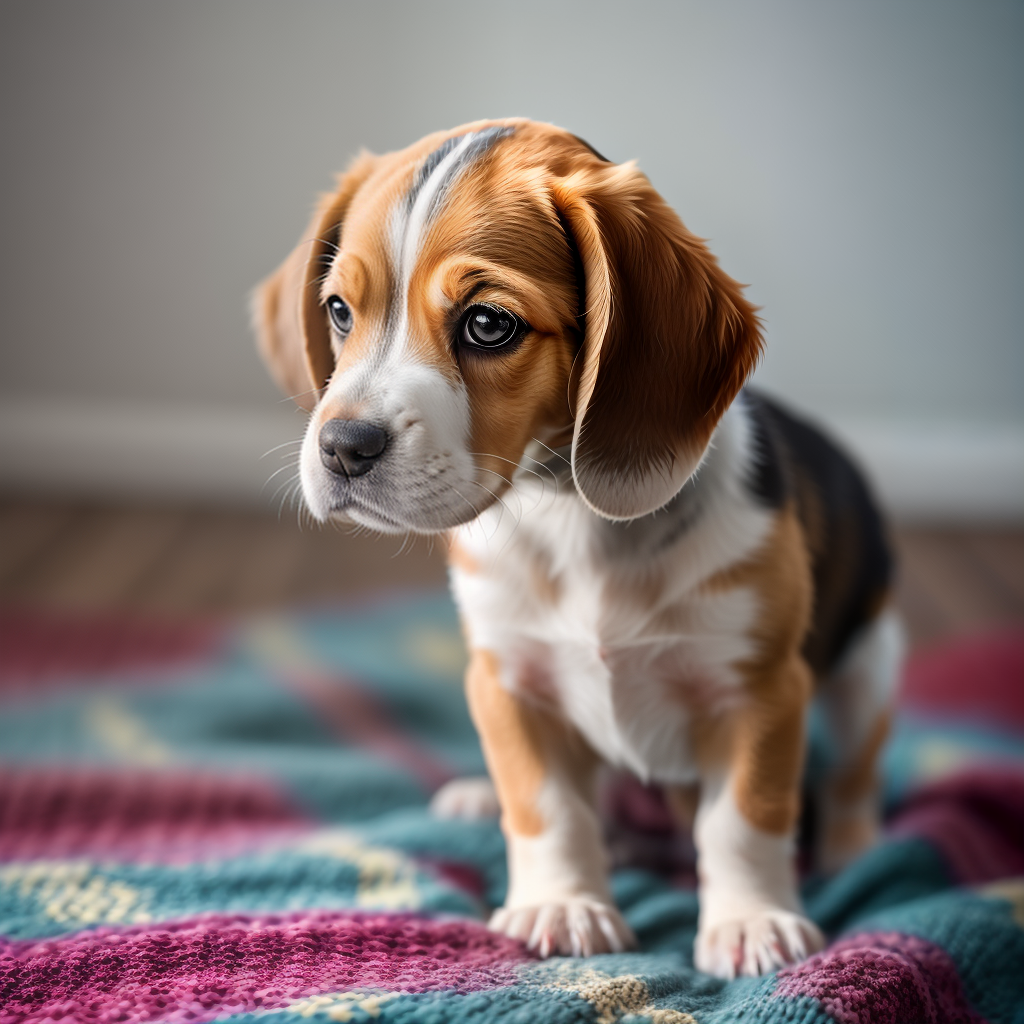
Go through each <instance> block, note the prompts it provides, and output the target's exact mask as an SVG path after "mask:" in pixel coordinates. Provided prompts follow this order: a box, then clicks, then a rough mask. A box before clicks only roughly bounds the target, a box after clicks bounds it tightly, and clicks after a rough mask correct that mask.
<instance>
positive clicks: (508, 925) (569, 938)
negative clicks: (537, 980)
mask: <svg viewBox="0 0 1024 1024" xmlns="http://www.w3.org/2000/svg"><path fill="white" fill-rule="evenodd" d="M488 927H489V928H490V929H491V930H492V931H496V932H502V933H503V934H505V935H508V936H509V937H510V938H513V939H519V940H520V941H521V942H525V943H526V945H527V947H528V948H529V949H532V950H534V952H536V953H538V954H539V955H540V956H542V957H548V956H554V955H555V954H558V955H561V956H593V955H594V954H595V953H622V952H624V951H625V950H627V949H632V948H634V947H635V946H636V936H635V935H634V934H633V931H632V929H631V928H630V927H629V925H628V924H626V922H625V921H624V920H623V919H622V915H621V914H620V913H619V912H618V910H616V909H615V907H613V906H610V905H609V904H607V903H603V902H601V901H600V900H597V899H588V898H587V897H585V896H579V897H572V898H570V899H567V900H564V901H560V902H557V903H542V904H539V905H538V906H534V907H502V908H501V909H500V910H496V911H495V912H494V914H493V915H492V916H491V920H490V922H489V924H488Z"/></svg>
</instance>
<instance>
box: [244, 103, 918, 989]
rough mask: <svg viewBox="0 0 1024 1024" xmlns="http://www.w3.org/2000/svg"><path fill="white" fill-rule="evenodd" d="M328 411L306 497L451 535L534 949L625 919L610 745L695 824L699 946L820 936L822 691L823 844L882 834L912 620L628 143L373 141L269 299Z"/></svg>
mask: <svg viewBox="0 0 1024 1024" xmlns="http://www.w3.org/2000/svg"><path fill="white" fill-rule="evenodd" d="M256 306H257V309H256V320H257V329H258V334H259V341H260V346H261V349H262V352H263V355H264V356H265V358H266V360H267V362H268V363H269V365H270V368H271V370H272V372H273V374H274V375H275V377H276V379H277V380H278V382H279V383H280V385H281V386H282V387H283V388H284V389H285V391H286V392H288V393H289V394H290V395H292V396H293V397H294V398H295V400H296V402H298V403H299V404H300V405H301V406H303V407H305V408H306V409H308V410H309V411H310V418H309V426H308V429H307V431H306V434H305V439H304V441H303V444H302V450H301V459H300V468H301V482H302V493H303V495H304V498H305V502H306V504H307V505H308V507H309V510H310V511H311V512H312V514H313V516H315V517H316V518H317V519H318V520H322V521H326V520H340V521H344V522H350V523H357V524H359V525H361V526H364V527H368V528H370V529H374V530H378V531H381V532H385V533H400V534H405V533H408V532H412V533H423V534H444V535H446V537H447V539H448V544H449V549H450V563H451V583H452V589H453V591H454V594H455V598H456V601H457V603H458V606H459V610H460V614H461V619H462V623H463V627H464V631H465V636H466V640H467V643H468V646H469V649H470V663H469V667H468V670H467V674H466V692H467V695H468V699H469V706H470V710H471V712H472V716H473V720H474V722H475V724H476V726H477V729H478V730H479V733H480V738H481V741H482V744H483V750H484V754H485V757H486V761H487V766H488V770H489V773H490V779H491V780H493V790H492V789H491V783H490V782H488V781H482V780H468V781H465V780H464V781H456V782H454V783H450V784H449V785H448V786H447V787H445V789H444V790H443V791H442V792H441V793H439V794H438V795H437V797H436V798H435V802H434V806H435V807H436V808H437V810H438V811H439V813H447V814H474V813H482V812H485V811H486V809H487V807H488V804H489V803H490V802H491V800H492V794H494V793H496V799H497V803H498V805H500V812H501V821H502V827H503V829H504V832H505V835H506V837H507V841H508V862H509V888H508V897H507V900H506V902H505V906H504V907H502V908H500V909H499V910H497V911H496V912H495V914H494V916H493V918H492V920H491V926H492V927H493V928H495V929H497V930H499V931H501V932H504V933H506V934H508V935H511V936H514V937H517V938H520V939H522V940H524V941H525V942H526V943H528V945H529V946H530V947H531V948H533V949H535V950H537V951H538V952H539V953H540V955H542V956H547V955H550V954H555V953H558V954H572V955H581V954H582V955H589V954H592V953H598V952H605V951H618V950H622V949H625V948H627V947H629V946H631V945H632V944H633V942H634V939H633V935H632V933H631V931H630V929H629V927H628V926H627V924H626V923H625V921H624V920H623V918H622V917H621V916H620V914H619V912H618V911H617V910H616V908H615V905H614V903H613V900H612V897H611V894H610V891H609V887H608V865H607V858H606V853H605V849H604V846H603V843H602V834H601V826H600V822H599V820H598V815H597V813H596V812H595V808H594V785H595V783H594V780H595V773H596V772H597V769H598V767H599V765H601V764H602V763H607V764H611V765H615V766H619V767H621V768H625V769H628V770H630V771H632V772H634V773H635V774H636V775H637V776H639V777H640V778H641V779H643V780H645V781H650V782H655V783H658V784H660V785H661V786H662V787H664V789H665V792H666V793H667V795H668V799H669V802H670V804H671V806H672V807H673V808H674V809H675V810H677V811H678V813H679V816H680V818H681V820H683V821H685V822H687V823H688V824H692V827H693V829H694V838H695V845H696V848H697V851H698V857H699V863H698V878H699V886H700V891H699V895H700V918H699V928H698V935H697V939H696V945H695V963H696V965H697V967H698V968H700V969H702V970H704V971H707V972H710V973H712V974H715V975H718V976H720V977H726V978H728V977H733V976H735V975H737V974H745V975H758V974H761V973H764V972H767V971H771V970H774V969H776V968H777V967H779V966H781V965H783V964H787V963H793V962H795V961H798V960H800V959H801V958H803V957H805V956H806V955H808V954H809V953H810V952H812V951H814V950H817V949H819V948H820V947H821V946H822V943H823V938H822V935H821V933H820V932H819V931H818V929H817V928H816V927H815V926H814V924H812V923H811V922H810V921H809V920H808V919H807V918H806V917H805V916H804V914H803V912H802V908H801V904H800V898H799V895H798V891H797V885H796V876H795V868H794V863H793V861H794V835H795V831H796V827H797V818H798V815H799V813H800V794H801V778H802V770H803V764H804V747H805V733H806V726H807V716H808V711H809V708H810V705H811V702H812V697H814V696H815V695H816V696H817V698H818V704H819V707H820V712H816V713H820V714H821V716H822V720H823V722H824V723H825V725H826V726H827V727H828V728H829V731H830V733H831V747H830V749H831V763H830V764H829V766H828V770H827V773H826V778H825V779H824V781H823V783H822V787H821V789H822V793H821V796H822V800H821V806H820V809H819V811H818V814H817V824H818V828H819V832H820V836H819V839H820V843H819V849H820V856H821V864H822V866H824V867H825V868H827V869H832V868H835V867H838V866H840V865H841V864H843V863H844V862H845V861H846V860H848V859H849V858H851V857H853V856H855V855H856V854H857V853H858V852H860V851H861V850H863V849H864V848H865V847H866V846H867V845H868V844H869V843H870V842H871V841H872V840H873V838H874V836H875V832H876V829H877V808H876V782H875V769H874V765H875V760H876V755H877V753H878V750H879V747H880V745H881V743H882V741H883V739H884V737H885V733H886V728H887V722H888V707H889V703H890V697H891V694H892V690H893V685H894V681H895V679H896V675H897V670H898V664H899V653H900V641H899V630H898V626H897V623H896V621H895V619H894V617H893V615H892V614H891V612H890V611H889V610H888V607H889V606H888V594H889V585H890V557H889V554H888V550H887V547H886V541H885V537H884V530H883V526H882V523H881V520H880V518H879V515H878V513H877V511H876V510H875V507H874V505H873V504H872V501H871V498H870V496H869V493H868V491H867V488H866V486H865V484H864V482H863V481H862V479H861V478H860V476H859V475H858V473H857V472H856V470H855V469H854V468H853V467H852V466H851V464H850V462H849V461H848V460H847V459H846V458H845V457H844V456H843V455H842V454H841V453H840V452H839V451H837V450H836V448H835V447H833V445H832V444H831V443H830V442H829V441H827V440H826V439H825V438H823V437H822V436H821V435H820V434H819V433H817V432H816V431H815V430H814V429H812V428H811V427H809V426H808V425H806V424H805V423H803V422H801V421H800V420H798V419H796V418H794V417H793V416H791V415H790V414H789V413H787V412H785V411H784V410H783V409H782V408H780V407H779V406H778V405H776V404H775V403H774V402H772V401H770V400H769V399H767V398H765V397H764V396H761V395H759V394H757V393H756V392H754V391H752V390H750V389H744V383H745V381H746V379H747V377H748V376H749V374H750V372H751V370H752V369H753V367H754V365H755V363H756V362H757V360H758V358H759V356H760V355H761V351H762V337H761V330H760V324H759V321H758V319H757V317H756V316H755V310H754V308H753V307H752V306H751V305H750V303H749V302H747V301H746V299H745V298H744V297H743V292H742V289H741V287H740V286H739V285H738V284H737V283H736V282H735V281H733V280H732V279H731V278H730V277H728V276H727V275H726V274H725V273H724V272H723V271H722V270H721V269H720V268H719V266H718V263H717V261H716V260H715V258H714V257H713V256H712V255H711V253H710V252H709V251H708V249H707V247H706V245H705V244H704V242H703V241H702V240H701V239H699V238H697V237H695V236H694V235H692V234H691V233H690V232H689V231H688V230H687V229H686V228H685V227H684V226H683V224H682V222H681V221H680V220H679V218H678V217H677V216H676V214H675V213H674V212H673V211H672V210H671V209H670V208H669V207H668V206H667V205H666V203H665V202H664V200H663V199H662V198H661V196H660V195H659V194H658V193H657V192H656V191H655V190H654V189H653V188H652V186H651V184H650V182H649V181H648V180H647V178H646V177H645V176H644V175H643V174H641V173H640V171H639V170H637V168H636V167H635V166H634V164H632V163H627V164H614V163H611V162H609V161H608V160H606V159H605V158H604V157H602V156H601V155H600V154H599V153H597V152H596V151H595V150H594V149H592V148H591V147H590V146H589V145H587V144H586V143H585V142H582V141H581V140H580V139H578V138H576V137H575V136H573V135H571V134H569V133H568V132H566V131H563V130H561V129H558V128H555V127H553V126H551V125H547V124H539V123H536V122H532V121H528V120H523V119H514V118H513V119H508V120H498V121H481V122H477V123H474V124H469V125H464V126H463V127H460V128H456V129H454V130H452V131H447V132H441V133H438V134H434V135H429V136H427V137H426V138H425V139H423V140H421V141H420V142H417V143H416V144H415V145H413V146H410V147H409V148H408V149H405V150H402V151H401V152H397V153H390V154H387V155H385V156H372V155H369V154H365V153H364V154H363V155H361V156H359V157H358V159H356V160H355V162H354V163H353V164H352V165H351V167H350V168H349V169H348V171H347V172H345V173H344V174H343V175H342V176H341V177H340V179H339V181H338V186H337V189H336V190H335V191H334V192H333V193H332V194H330V195H327V196H326V197H325V198H323V200H322V201H321V202H320V204H319V207H318V209H317V211H316V215H315V216H314V218H313V222H312V224H311V225H310V227H309V228H308V230H307V231H306V233H305V235H304V236H303V240H302V242H301V243H300V245H299V246H298V247H297V248H296V249H295V251H294V252H293V253H292V254H291V256H289V257H288V259H287V260H286V261H285V263H284V264H283V266H282V267H281V268H280V269H279V270H278V271H277V272H276V273H275V274H274V275H273V276H272V277H270V278H269V279H268V280H267V281H265V282H264V283H263V285H261V287H260V289H259V290H258V293H257V302H256Z"/></svg>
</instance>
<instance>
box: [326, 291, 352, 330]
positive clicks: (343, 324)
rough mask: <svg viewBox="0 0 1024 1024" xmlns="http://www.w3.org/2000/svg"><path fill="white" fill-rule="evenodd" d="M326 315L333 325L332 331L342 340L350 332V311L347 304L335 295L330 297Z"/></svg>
mask: <svg viewBox="0 0 1024 1024" xmlns="http://www.w3.org/2000/svg"><path fill="white" fill-rule="evenodd" d="M327 313H328V315H329V316H330V318H331V323H332V324H334V329H335V330H336V331H337V332H338V334H340V335H341V336H342V337H343V338H344V337H345V335H346V334H348V332H349V331H351V330H352V310H351V309H349V308H348V303H347V302H346V301H345V300H344V299H342V298H340V297H339V296H337V295H332V296H331V297H330V298H329V299H328V300H327Z"/></svg>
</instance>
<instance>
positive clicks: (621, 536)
mask: <svg viewBox="0 0 1024 1024" xmlns="http://www.w3.org/2000/svg"><path fill="white" fill-rule="evenodd" d="M748 452H749V431H748V429H747V423H746V418H745V416H744V414H743V410H742V407H741V406H734V408H733V409H732V410H730V412H729V414H727V415H726V417H725V418H724V419H723V421H722V424H721V425H720V427H719V429H718V431H717V432H716V434H715V439H714V442H713V448H712V449H711V450H710V452H709V456H708V458H707V459H706V461H705V464H704V466H703V467H702V469H701V471H700V473H699V477H698V479H697V480H696V482H695V483H691V484H688V485H687V486H688V487H689V488H693V491H692V493H691V494H690V495H689V496H688V498H687V500H686V501H685V508H681V509H680V508H677V509H676V510H675V512H672V511H668V512H665V513H662V514H655V515H653V516H649V517H645V518H644V519H642V520H637V521H635V522H633V523H629V524H612V523H608V522H606V521H604V520H601V519H599V518H598V517H597V516H595V515H594V514H593V513H592V512H590V511H589V510H587V509H586V508H585V507H584V506H583V504H582V502H580V501H579V500H578V499H577V498H576V496H575V494H574V493H572V491H571V488H568V489H567V488H565V486H564V484H563V487H562V493H558V492H557V489H556V487H555V486H554V484H553V483H552V482H551V481H550V480H549V481H544V479H543V477H538V476H536V475H529V474H528V475H526V476H525V478H524V477H523V476H522V475H520V476H517V478H516V493H515V494H514V495H511V496H510V497H509V498H507V499H506V503H505V504H506V507H505V508H501V507H499V508H492V509H491V510H489V511H488V512H486V513H485V514H484V515H483V516H482V517H481V518H480V519H478V520H476V521H475V522H474V523H471V524H469V525H467V526H465V527H462V528H461V529H460V530H459V532H458V534H457V537H456V542H457V544H458V545H459V547H460V548H461V549H462V550H463V551H464V552H466V553H467V554H468V555H469V556H471V558H472V559H473V561H474V562H476V563H477V565H476V567H475V569H474V571H472V572H470V571H467V570H465V569H459V568H455V567H453V569H452V588H453V591H454V593H455V597H456V600H457V601H458V604H459V608H460V612H461V615H462V619H463V623H464V625H465V628H466V632H467V636H468V640H469V643H470V645H471V647H473V648H484V649H487V650H490V651H492V652H493V653H494V654H495V655H497V657H498V660H499V662H500V664H501V666H502V673H503V683H504V685H505V686H507V687H508V688H509V689H510V690H512V691H513V692H517V693H519V694H520V695H522V696H523V697H524V699H529V700H533V701H536V702H538V703H541V704H544V705H546V706H548V707H550V708H551V709H552V710H553V711H555V712H557V713H558V714H560V715H562V716H563V717H564V718H566V719H567V720H569V721H570V722H572V724H573V725H574V726H575V727H576V728H577V729H578V730H579V731H580V732H581V733H582V735H583V736H584V737H585V738H586V739H587V741H588V742H589V743H590V745H591V746H592V747H593V748H594V749H595V750H596V751H597V752H598V753H599V754H600V755H601V756H602V757H604V758H605V759H606V760H607V761H609V762H610V763H612V764H616V765H619V766H621V767H625V768H628V769H630V770H631V771H633V772H635V773H636V774H637V775H638V776H640V777H641V778H642V779H650V780H655V781H659V782H664V783H672V782H677V783H685V782H689V781H692V780H693V778H694V777H695V771H696V766H695V764H694V759H693V755H692V741H691V734H692V726H693V722H694V718H695V717H696V715H697V713H698V712H700V714H701V715H707V714H708V713H709V712H712V713H713V711H714V709H715V708H717V707H721V706H723V705H727V704H729V703H732V702H733V701H735V700H737V699H738V698H739V692H738V684H739V676H738V673H737V671H736V669H735V665H736V663H737V662H738V661H740V660H741V659H743V658H745V657H748V656H749V655H750V654H751V653H752V643H753V641H752V640H751V637H750V634H751V627H752V626H753V625H754V622H755V620H756V618H757V615H758V611H759V609H758V602H757V598H756V596H755V594H754V593H753V592H752V591H751V590H749V589H746V588H740V587H734V588H731V589H718V588H716V589H713V590H712V589H709V588H707V587H706V586H705V584H706V582H707V580H708V579H709V578H710V577H712V576H714V575H715V574H716V573H717V572H719V571H720V570H722V569H724V568H726V567H727V566H729V565H732V564H735V563H736V562H737V561H739V560H741V559H742V558H743V557H745V556H747V555H749V554H750V553H752V552H753V551H754V550H756V548H757V547H758V546H759V545H760V544H761V543H762V542H763V540H764V538H765V536H766V534H767V532H768V530H769V528H770V519H771V516H770V513H768V512H767V511H765V510H763V509H761V508H759V507H758V506H757V505H755V504H754V503H753V502H752V501H751V499H750V497H749V496H748V494H747V491H746V489H745V488H744V486H743V474H744V472H745V471H746V466H747V461H748ZM681 519H685V520H686V523H685V528H684V529H680V527H679V525H678V524H679V522H680V520H681ZM677 534H678V536H677Z"/></svg>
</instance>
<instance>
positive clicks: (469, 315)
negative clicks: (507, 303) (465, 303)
mask: <svg viewBox="0 0 1024 1024" xmlns="http://www.w3.org/2000/svg"><path fill="white" fill-rule="evenodd" d="M525 326H526V325H525V324H524V323H523V321H522V320H520V319H519V317H517V316H516V315H515V313H510V312H509V311H508V310H507V309H502V308H501V306H488V305H484V303H482V302H478V303H477V304H476V305H474V306H470V307H469V309H467V310H466V312H465V313H464V314H463V317H462V326H461V330H460V331H459V341H461V342H462V344H463V345H466V346H468V347H470V348H489V349H494V348H501V347H502V345H507V344H508V343H509V342H510V341H513V340H515V339H516V338H518V337H519V336H521V335H522V334H523V328H524V327H525Z"/></svg>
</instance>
